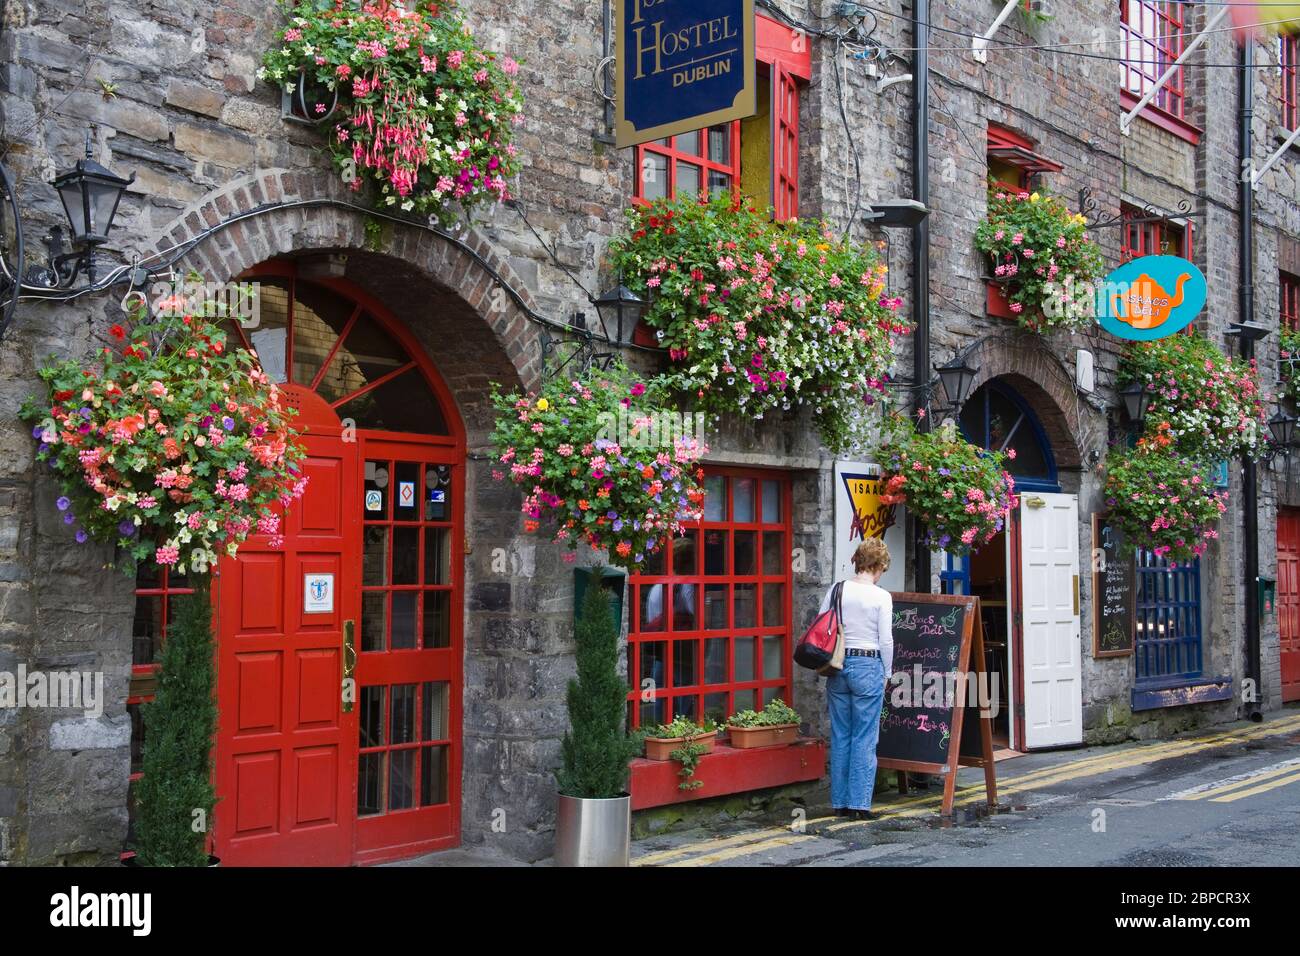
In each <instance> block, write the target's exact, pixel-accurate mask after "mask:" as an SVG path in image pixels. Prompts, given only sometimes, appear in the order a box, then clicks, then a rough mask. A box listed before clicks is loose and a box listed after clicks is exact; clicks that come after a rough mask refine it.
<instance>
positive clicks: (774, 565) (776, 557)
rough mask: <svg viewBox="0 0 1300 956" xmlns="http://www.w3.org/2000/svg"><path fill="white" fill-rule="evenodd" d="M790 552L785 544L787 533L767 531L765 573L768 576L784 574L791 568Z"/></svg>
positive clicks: (764, 540)
mask: <svg viewBox="0 0 1300 956" xmlns="http://www.w3.org/2000/svg"><path fill="white" fill-rule="evenodd" d="M789 554H790V552H789V551H788V550H787V549H786V546H785V534H784V533H781V532H772V531H768V532H765V533H764V535H763V573H764V574H765V575H767V576H768V577H772V576H774V575H784V574H785V573H786V571H788V570H789V564H788V561H789Z"/></svg>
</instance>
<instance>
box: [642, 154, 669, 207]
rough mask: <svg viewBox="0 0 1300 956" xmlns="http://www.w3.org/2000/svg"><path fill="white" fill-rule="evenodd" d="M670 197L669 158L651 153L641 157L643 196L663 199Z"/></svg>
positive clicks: (651, 198)
mask: <svg viewBox="0 0 1300 956" xmlns="http://www.w3.org/2000/svg"><path fill="white" fill-rule="evenodd" d="M667 195H668V158H667V157H666V156H661V155H660V154H659V153H651V152H649V151H647V152H645V153H643V154H642V157H641V196H642V197H643V198H645V199H649V200H655V199H663V198H665V197H666V196H667Z"/></svg>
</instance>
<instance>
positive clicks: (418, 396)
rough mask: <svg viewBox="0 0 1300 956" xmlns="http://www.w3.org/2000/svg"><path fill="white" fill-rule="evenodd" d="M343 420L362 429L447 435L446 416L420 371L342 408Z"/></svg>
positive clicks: (387, 383)
mask: <svg viewBox="0 0 1300 956" xmlns="http://www.w3.org/2000/svg"><path fill="white" fill-rule="evenodd" d="M338 414H339V418H350V419H352V420H353V421H355V422H356V423H357V427H358V428H377V429H381V430H384V431H390V432H414V433H416V434H421V435H445V434H447V423H446V421H445V420H444V419H443V417H442V409H441V408H439V407H438V403H437V400H436V399H435V398H434V396H433V392H432V390H430V388H429V385H428V383H427V382H425V380H424V376H423V375H421V374H420V371H419V369H414V368H412V369H408V370H407V371H406V372H404V373H403V374H401V375H399V376H397V377H396V378H394V379H392V380H390V381H388V382H385V383H384V384H383V385H380V386H379V387H378V388H376V389H373V390H371V391H369V392H366V393H365V394H364V395H359V396H357V397H356V398H354V399H352V400H351V401H349V402H347V403H345V404H343V405H341V406H339V408H338Z"/></svg>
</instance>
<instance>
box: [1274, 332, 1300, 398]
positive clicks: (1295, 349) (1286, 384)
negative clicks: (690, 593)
mask: <svg viewBox="0 0 1300 956" xmlns="http://www.w3.org/2000/svg"><path fill="white" fill-rule="evenodd" d="M1278 358H1279V359H1280V360H1281V361H1280V363H1279V365H1280V367H1279V369H1278V377H1279V380H1280V381H1279V384H1280V386H1281V388H1282V394H1283V395H1285V396H1286V397H1287V398H1289V399H1291V401H1292V402H1297V401H1300V330H1297V329H1291V328H1283V329H1282V339H1281V347H1280V348H1279V350H1278Z"/></svg>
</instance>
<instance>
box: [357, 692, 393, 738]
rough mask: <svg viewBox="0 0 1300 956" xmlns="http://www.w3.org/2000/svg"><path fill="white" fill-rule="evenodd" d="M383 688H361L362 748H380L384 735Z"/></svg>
mask: <svg viewBox="0 0 1300 956" xmlns="http://www.w3.org/2000/svg"><path fill="white" fill-rule="evenodd" d="M386 689H387V688H384V687H363V688H361V719H360V721H359V723H360V727H361V735H360V741H361V746H362V747H382V746H383V745H384V741H385V739H386V736H385V734H384V691H385V690H386Z"/></svg>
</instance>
